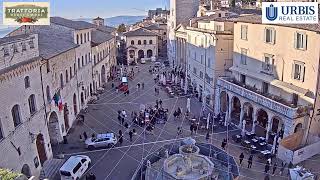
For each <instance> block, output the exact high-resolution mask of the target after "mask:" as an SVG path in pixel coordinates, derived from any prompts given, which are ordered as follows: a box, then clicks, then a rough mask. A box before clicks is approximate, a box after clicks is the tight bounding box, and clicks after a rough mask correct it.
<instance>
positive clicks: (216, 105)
mask: <svg viewBox="0 0 320 180" xmlns="http://www.w3.org/2000/svg"><path fill="white" fill-rule="evenodd" d="M215 91H216V92H215V93H214V94H215V98H214V99H215V100H214V114H215V115H218V114H219V113H220V103H221V102H220V93H221V92H220V88H219V87H217V88H216V90H215Z"/></svg>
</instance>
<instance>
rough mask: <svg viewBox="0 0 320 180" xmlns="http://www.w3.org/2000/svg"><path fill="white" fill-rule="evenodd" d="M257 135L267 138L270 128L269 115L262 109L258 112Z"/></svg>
mask: <svg viewBox="0 0 320 180" xmlns="http://www.w3.org/2000/svg"><path fill="white" fill-rule="evenodd" d="M257 112H258V113H257V124H256V131H255V132H256V134H257V135H259V136H262V137H265V136H266V133H267V126H268V113H267V112H266V111H265V110H263V109H260V110H258V111H257Z"/></svg>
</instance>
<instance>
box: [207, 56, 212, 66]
mask: <svg viewBox="0 0 320 180" xmlns="http://www.w3.org/2000/svg"><path fill="white" fill-rule="evenodd" d="M207 67H208V68H211V59H210V58H208V63H207Z"/></svg>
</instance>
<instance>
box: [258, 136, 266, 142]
mask: <svg viewBox="0 0 320 180" xmlns="http://www.w3.org/2000/svg"><path fill="white" fill-rule="evenodd" d="M258 139H259V141H260V142H265V141H266V138H264V137H259V138H258Z"/></svg>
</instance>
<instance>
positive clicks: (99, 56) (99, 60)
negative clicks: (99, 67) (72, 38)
mask: <svg viewBox="0 0 320 180" xmlns="http://www.w3.org/2000/svg"><path fill="white" fill-rule="evenodd" d="M99 61H100V53H98V62H99Z"/></svg>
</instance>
